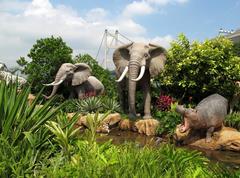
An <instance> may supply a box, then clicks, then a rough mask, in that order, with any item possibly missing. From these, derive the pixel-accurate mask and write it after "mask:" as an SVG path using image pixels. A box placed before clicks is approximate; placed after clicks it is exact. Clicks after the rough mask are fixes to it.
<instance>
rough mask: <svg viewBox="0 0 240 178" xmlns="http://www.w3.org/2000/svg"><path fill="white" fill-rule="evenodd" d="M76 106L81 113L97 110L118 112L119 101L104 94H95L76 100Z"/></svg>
mask: <svg viewBox="0 0 240 178" xmlns="http://www.w3.org/2000/svg"><path fill="white" fill-rule="evenodd" d="M76 106H77V108H78V111H80V112H81V113H84V114H87V113H95V112H97V111H99V112H103V113H104V112H107V111H110V112H112V113H113V112H119V111H120V105H119V103H118V102H117V101H116V100H115V99H112V98H109V97H106V96H97V97H89V98H86V99H83V100H78V101H77V102H76Z"/></svg>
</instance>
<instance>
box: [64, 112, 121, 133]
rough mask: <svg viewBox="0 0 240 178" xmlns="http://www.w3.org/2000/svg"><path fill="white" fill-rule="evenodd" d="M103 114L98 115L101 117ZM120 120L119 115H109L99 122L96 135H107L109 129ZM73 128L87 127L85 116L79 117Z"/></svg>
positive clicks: (72, 114)
mask: <svg viewBox="0 0 240 178" xmlns="http://www.w3.org/2000/svg"><path fill="white" fill-rule="evenodd" d="M75 114H76V113H68V114H67V117H68V118H70V119H71V118H72V117H73V116H74V115H75ZM102 115H103V114H99V117H101V116H102ZM120 120H121V115H120V114H119V113H114V114H109V115H108V116H107V117H106V118H105V119H103V121H101V122H100V124H99V127H98V128H97V130H96V132H98V133H109V132H110V128H112V127H114V126H116V125H117V123H118V122H119V121H120ZM75 126H77V127H86V128H87V127H88V123H87V116H82V115H80V116H79V119H78V121H77V122H76V124H75Z"/></svg>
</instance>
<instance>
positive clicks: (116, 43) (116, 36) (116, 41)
mask: <svg viewBox="0 0 240 178" xmlns="http://www.w3.org/2000/svg"><path fill="white" fill-rule="evenodd" d="M117 47H118V30H116V31H115V48H117Z"/></svg>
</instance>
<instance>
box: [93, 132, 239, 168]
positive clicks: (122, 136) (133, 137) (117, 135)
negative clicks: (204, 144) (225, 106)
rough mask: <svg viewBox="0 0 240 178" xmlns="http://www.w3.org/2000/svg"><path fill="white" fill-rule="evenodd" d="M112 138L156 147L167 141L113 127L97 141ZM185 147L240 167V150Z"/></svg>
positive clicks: (227, 164)
mask: <svg viewBox="0 0 240 178" xmlns="http://www.w3.org/2000/svg"><path fill="white" fill-rule="evenodd" d="M110 139H111V140H112V143H113V144H116V145H120V144H124V143H127V142H133V143H136V144H138V145H139V146H142V147H143V146H145V145H147V146H154V147H156V146H159V145H161V144H166V143H167V142H166V140H162V139H161V138H160V137H154V136H146V135H143V134H138V133H137V132H131V131H120V130H118V128H113V129H112V130H111V132H110V133H109V134H100V135H99V136H98V138H97V141H98V142H100V143H101V142H106V141H108V140H110ZM184 148H186V149H189V150H198V151H200V152H202V153H203V155H205V156H206V157H207V158H209V159H210V161H212V162H220V163H224V164H225V165H226V167H231V168H235V169H239V168H240V153H238V152H232V151H214V150H204V149H199V148H197V147H190V146H184Z"/></svg>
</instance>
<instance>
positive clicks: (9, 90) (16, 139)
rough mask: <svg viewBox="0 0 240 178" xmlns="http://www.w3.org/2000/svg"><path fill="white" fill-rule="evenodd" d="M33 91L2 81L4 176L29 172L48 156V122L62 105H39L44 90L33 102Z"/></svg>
mask: <svg viewBox="0 0 240 178" xmlns="http://www.w3.org/2000/svg"><path fill="white" fill-rule="evenodd" d="M29 93H30V88H24V89H22V91H21V92H18V91H17V84H9V85H6V83H5V82H1V83H0V118H1V119H0V152H1V154H0V170H1V171H0V177H10V176H12V177H20V176H23V175H26V174H29V173H31V172H32V171H33V170H34V169H35V168H36V167H37V165H38V164H39V163H40V161H41V160H42V159H43V158H44V157H45V156H46V142H47V141H48V138H49V132H48V130H47V129H46V128H45V127H44V124H45V123H46V121H48V120H50V119H51V118H54V116H55V115H56V114H57V113H58V111H59V109H60V107H61V106H59V107H58V108H51V107H49V106H50V102H51V100H50V101H48V102H47V103H45V104H44V105H43V106H42V107H38V106H37V101H38V99H39V96H40V94H41V93H39V94H38V95H37V97H36V99H35V100H34V101H33V103H32V104H31V105H29V103H28V101H27V98H28V95H29ZM49 150H51V148H49Z"/></svg>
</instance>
